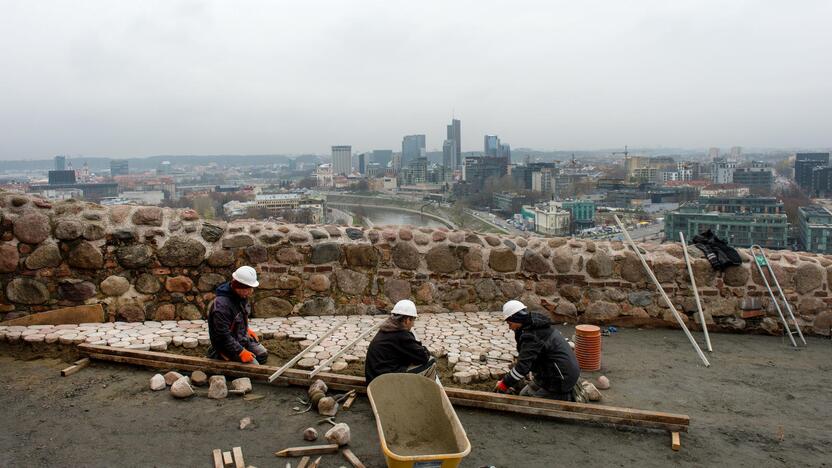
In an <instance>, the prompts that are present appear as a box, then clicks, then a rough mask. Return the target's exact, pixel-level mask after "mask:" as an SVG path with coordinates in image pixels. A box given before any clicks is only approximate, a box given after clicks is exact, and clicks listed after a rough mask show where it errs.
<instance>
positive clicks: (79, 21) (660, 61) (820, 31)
mask: <svg viewBox="0 0 832 468" xmlns="http://www.w3.org/2000/svg"><path fill="white" fill-rule="evenodd" d="M0 11H2V13H3V14H0V44H3V45H2V46H0V60H2V61H3V63H4V68H5V70H6V71H7V72H6V73H4V74H3V75H2V76H0V89H3V90H5V91H3V92H2V94H0V101H2V105H1V106H0V128H2V129H3V134H4V138H3V140H2V141H0V160H10V159H33V158H35V159H40V158H50V157H52V156H54V155H56V154H87V155H107V156H111V157H116V158H128V157H135V156H138V155H148V154H228V153H233V154H271V153H275V152H277V153H284V154H302V153H315V154H326V153H327V152H328V148H329V147H330V146H331V145H333V144H338V143H339V142H349V143H350V144H351V145H352V146H353V147H354V148H356V149H357V150H358V151H364V150H369V149H372V148H398V146H399V144H400V141H401V137H402V136H403V135H409V134H414V133H419V134H421V133H424V134H425V135H426V140H427V150H428V151H441V150H442V146H443V142H444V140H445V139H446V136H447V133H446V130H447V129H446V122H447V121H448V119H449V118H452V117H453V118H461V120H464V123H465V135H466V136H465V137H464V138H463V139H464V141H463V142H462V148H461V149H462V151H463V152H467V151H471V150H474V149H476V148H477V146H478V144H477V141H476V138H474V136H480V135H485V134H497V135H500V137H501V139H504V140H505V141H509V142H512V143H513V146H515V147H529V148H540V149H553V148H587V149H598V148H611V147H619V146H622V145H623V144H630V145H631V146H641V147H657V146H673V147H697V148H698V147H709V146H720V147H726V148H727V147H730V146H734V145H738V146H743V147H800V148H826V147H829V146H830V145H832V141H830V138H832V137H830V135H832V120H830V119H829V118H828V103H829V102H830V101H832V89H830V88H832V87H830V86H829V85H828V80H827V78H826V77H828V76H829V75H830V72H832V61H829V60H824V59H823V58H822V57H824V56H826V55H827V54H828V50H827V49H828V45H829V44H830V43H832V29H830V28H828V27H827V25H826V18H829V17H830V16H832V4H830V3H829V2H822V1H807V2H801V3H799V4H786V3H782V2H774V1H761V2H753V3H748V2H743V3H740V2H729V3H725V2H716V1H701V2H672V3H667V2H657V1H642V2H639V3H637V4H634V5H633V4H627V5H625V4H620V3H619V2H611V1H610V2H602V4H601V5H598V6H596V7H593V6H589V5H580V4H574V3H569V2H544V3H535V2H528V3H525V4H524V3H521V4H518V5H512V6H511V8H508V7H506V6H505V5H504V4H502V3H496V2H495V3H491V4H489V3H487V2H480V3H477V4H469V3H463V2H459V3H454V4H450V5H449V4H446V3H440V2H424V3H420V4H419V5H418V6H417V5H410V6H407V5H398V4H387V3H379V4H375V3H363V2H351V3H349V4H345V3H342V2H331V3H328V4H326V5H321V4H319V3H316V4H314V5H312V4H293V5H287V6H281V5H275V4H272V3H270V2H252V3H250V4H249V7H248V8H246V9H240V8H237V7H235V6H234V5H231V4H223V3H216V4H213V3H207V2H204V3H203V2H196V3H176V2H161V1H156V2H154V1H148V2H142V3H140V4H123V3H113V2H104V1H98V2H96V1H92V2H89V3H85V4H83V5H76V4H66V3H59V2H54V3H53V2H37V3H32V2H24V1H14V0H10V1H6V2H4V3H3V6H2V8H0ZM466 25H477V27H476V28H471V27H466ZM493 31H506V32H510V34H494V33H493ZM520 31H522V34H520V33H518V32H520ZM497 63H499V66H495V64H497ZM403 70H415V71H416V72H414V73H402V71H403ZM411 75H412V76H411ZM391 77H395V78H391ZM469 135H470V136H471V138H469V137H468V136H469Z"/></svg>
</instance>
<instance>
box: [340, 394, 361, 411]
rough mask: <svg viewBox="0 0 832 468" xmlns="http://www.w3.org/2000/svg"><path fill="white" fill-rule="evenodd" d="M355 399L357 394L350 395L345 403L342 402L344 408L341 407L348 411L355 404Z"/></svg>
mask: <svg viewBox="0 0 832 468" xmlns="http://www.w3.org/2000/svg"><path fill="white" fill-rule="evenodd" d="M356 398H358V394H357V393H353V394H352V395H350V396H349V397H348V398H347V401H345V402H344V406H343V408H344V409H345V410H348V409H350V407H351V406H352V404H353V403H354V402H355V399H356Z"/></svg>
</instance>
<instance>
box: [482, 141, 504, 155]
mask: <svg viewBox="0 0 832 468" xmlns="http://www.w3.org/2000/svg"><path fill="white" fill-rule="evenodd" d="M482 151H483V153H485V155H486V156H490V157H492V158H497V157H499V156H500V137H498V136H497V135H486V136H485V138H483V150H482Z"/></svg>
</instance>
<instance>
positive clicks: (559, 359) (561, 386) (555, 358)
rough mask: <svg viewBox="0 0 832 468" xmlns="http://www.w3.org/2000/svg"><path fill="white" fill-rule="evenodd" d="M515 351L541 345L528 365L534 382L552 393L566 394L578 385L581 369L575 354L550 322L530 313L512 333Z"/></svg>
mask: <svg viewBox="0 0 832 468" xmlns="http://www.w3.org/2000/svg"><path fill="white" fill-rule="evenodd" d="M515 338H516V340H517V350H518V352H522V349H523V348H524V344H530V343H535V344H534V345H533V346H536V343H540V345H541V347H540V351H539V352H538V354H537V356H536V358H535V359H534V361H533V362H532V364H531V369H530V370H531V372H532V374H534V380H535V382H537V383H538V384H539V385H541V386H542V387H543V388H545V389H547V390H549V391H552V392H555V393H569V392H571V391H572V388H573V387H574V386H575V384H576V383H578V378H579V377H580V376H581V369H580V366H579V365H578V359H577V358H576V357H575V353H574V352H573V351H572V348H571V347H570V346H569V343H567V341H566V339H565V338H564V337H563V335H561V333H560V332H559V331H558V330H557V329H556V328H555V327H554V326H553V323H552V321H551V320H550V319H549V318H548V317H546V316H544V315H542V314H539V313H536V312H531V313H529V320H528V322H527V323H526V324H524V325H523V327H522V328H520V329H519V330H517V331H516V332H515Z"/></svg>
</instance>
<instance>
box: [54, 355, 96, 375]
mask: <svg viewBox="0 0 832 468" xmlns="http://www.w3.org/2000/svg"><path fill="white" fill-rule="evenodd" d="M89 364H90V359H89V358H84V359H79V360H77V361H75V364H73V365H71V366H69V367H67V368H66V369H63V370H62V371H61V376H62V377H66V376H68V375H72V374H74V373H76V372H78V371H79V370H81V369H83V368H85V367H87V366H88V365H89Z"/></svg>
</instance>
